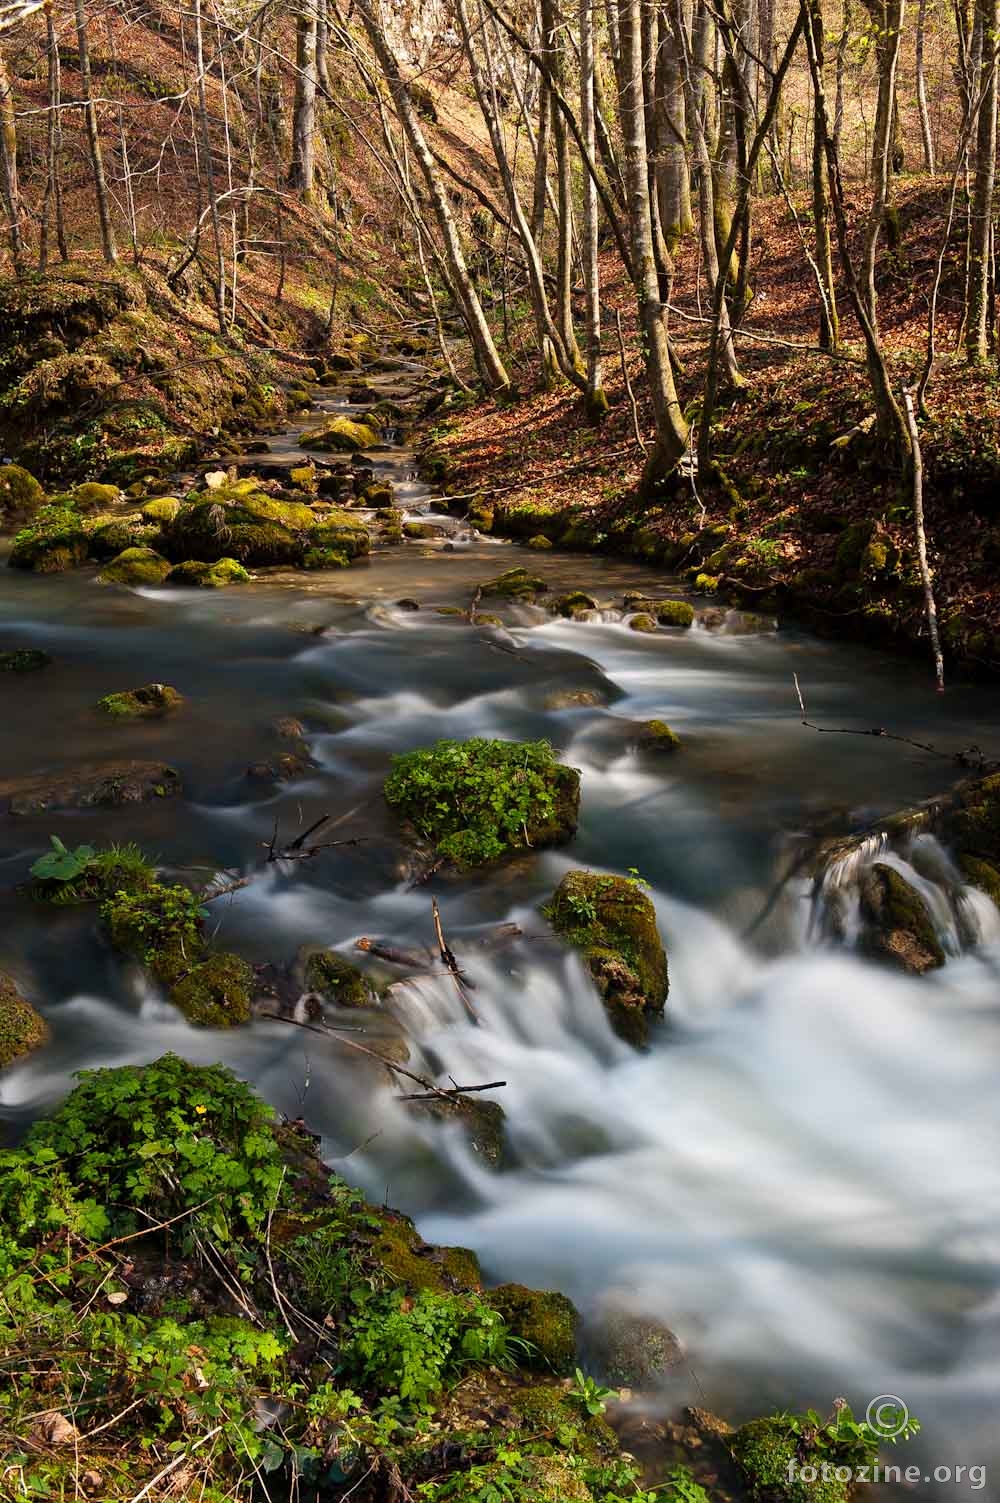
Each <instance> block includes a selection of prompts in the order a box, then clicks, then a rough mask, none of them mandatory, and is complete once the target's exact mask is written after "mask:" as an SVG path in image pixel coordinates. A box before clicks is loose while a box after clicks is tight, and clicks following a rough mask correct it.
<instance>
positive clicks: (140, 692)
mask: <svg viewBox="0 0 1000 1503" xmlns="http://www.w3.org/2000/svg"><path fill="white" fill-rule="evenodd" d="M183 703H184V697H183V695H181V694H179V693H178V692H177V690H176V689H174V688H173V687H172V686H171V685H170V684H143V686H142V688H141V689H122V690H119V692H118V693H116V694H105V696H104V698H103V699H99V700H98V701H97V708H98V709H99V710H101V711H103V713H104V714H105V715H110V716H111V718H112V719H113V720H156V719H158V718H159V717H160V716H162V715H169V714H170V712H171V710H179V709H180V707H181V705H182V704H183Z"/></svg>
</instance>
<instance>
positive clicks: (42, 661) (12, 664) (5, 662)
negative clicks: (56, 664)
mask: <svg viewBox="0 0 1000 1503" xmlns="http://www.w3.org/2000/svg"><path fill="white" fill-rule="evenodd" d="M51 662H52V658H51V656H50V655H49V654H48V653H47V652H43V651H42V650H41V648H40V647H15V648H14V649H13V650H12V651H11V652H0V673H37V672H38V670H39V669H40V668H48V667H49V665H50V664H51Z"/></svg>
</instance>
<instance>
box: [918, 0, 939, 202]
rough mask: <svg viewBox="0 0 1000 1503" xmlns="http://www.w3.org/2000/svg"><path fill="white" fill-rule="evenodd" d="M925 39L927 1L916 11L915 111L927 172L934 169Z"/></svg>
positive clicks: (921, 0)
mask: <svg viewBox="0 0 1000 1503" xmlns="http://www.w3.org/2000/svg"><path fill="white" fill-rule="evenodd" d="M926 39H927V0H920V6H919V8H918V10H917V41H916V70H917V110H918V111H919V114H920V138H921V140H922V141H923V146H924V166H925V167H926V168H927V171H928V172H933V171H934V170H935V167H934V134H933V132H932V130H931V113H930V110H929V109H928V107H927V76H926V72H925V69H924V45H925V42H926Z"/></svg>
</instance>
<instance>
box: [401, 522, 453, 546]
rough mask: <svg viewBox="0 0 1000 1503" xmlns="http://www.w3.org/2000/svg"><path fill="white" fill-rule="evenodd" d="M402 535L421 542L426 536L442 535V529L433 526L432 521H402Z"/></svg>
mask: <svg viewBox="0 0 1000 1503" xmlns="http://www.w3.org/2000/svg"><path fill="white" fill-rule="evenodd" d="M403 536H404V537H405V538H410V539H412V540H413V541H414V542H423V541H425V540H426V539H428V538H439V537H443V536H444V529H443V528H441V527H437V526H435V524H434V523H433V522H404V523H403Z"/></svg>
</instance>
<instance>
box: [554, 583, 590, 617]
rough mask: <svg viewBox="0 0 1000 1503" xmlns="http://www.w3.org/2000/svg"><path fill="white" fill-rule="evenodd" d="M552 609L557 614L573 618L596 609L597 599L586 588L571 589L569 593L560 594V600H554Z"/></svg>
mask: <svg viewBox="0 0 1000 1503" xmlns="http://www.w3.org/2000/svg"><path fill="white" fill-rule="evenodd" d="M552 610H553V611H554V612H555V614H556V615H557V616H565V617H566V618H567V619H568V620H572V619H573V618H574V617H576V616H583V615H585V614H586V613H587V611H596V610H597V601H596V600H595V599H594V597H593V595H588V594H587V593H586V592H585V591H584V590H570V591H569V593H568V594H566V595H560V596H559V599H558V600H554V601H553V602H552Z"/></svg>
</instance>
